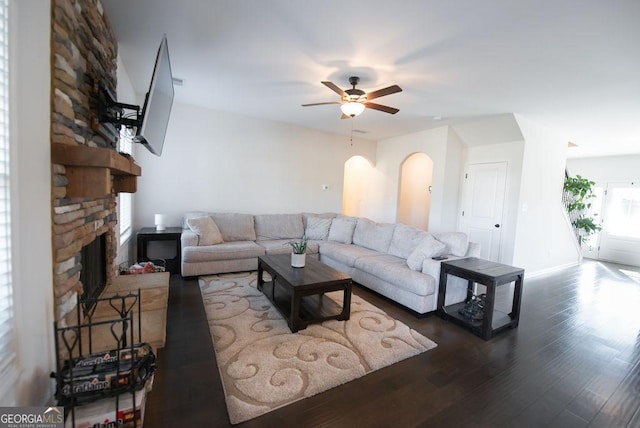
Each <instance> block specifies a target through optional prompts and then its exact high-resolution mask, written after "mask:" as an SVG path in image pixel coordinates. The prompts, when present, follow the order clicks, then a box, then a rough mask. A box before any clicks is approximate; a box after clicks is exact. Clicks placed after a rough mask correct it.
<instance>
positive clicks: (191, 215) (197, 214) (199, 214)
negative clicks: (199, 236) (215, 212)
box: [182, 211, 211, 229]
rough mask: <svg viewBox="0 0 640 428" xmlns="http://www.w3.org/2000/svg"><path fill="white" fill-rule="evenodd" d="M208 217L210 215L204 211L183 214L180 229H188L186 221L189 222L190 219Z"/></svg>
mask: <svg viewBox="0 0 640 428" xmlns="http://www.w3.org/2000/svg"><path fill="white" fill-rule="evenodd" d="M208 215H209V216H210V215H211V213H208V212H206V211H189V212H187V213H185V215H184V219H183V220H182V228H183V229H189V225H188V224H187V220H189V219H190V218H200V217H205V216H208Z"/></svg>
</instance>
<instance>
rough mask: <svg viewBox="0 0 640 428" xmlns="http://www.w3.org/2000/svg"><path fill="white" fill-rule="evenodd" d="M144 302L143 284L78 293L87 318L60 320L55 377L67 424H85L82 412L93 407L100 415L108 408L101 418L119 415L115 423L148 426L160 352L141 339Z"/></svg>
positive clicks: (56, 328) (80, 312)
mask: <svg viewBox="0 0 640 428" xmlns="http://www.w3.org/2000/svg"><path fill="white" fill-rule="evenodd" d="M140 308H141V299H140V290H138V291H137V292H136V293H127V294H121V295H114V296H111V297H106V298H93V299H85V300H81V299H78V301H77V306H76V311H77V312H76V314H77V319H78V320H82V324H78V325H74V326H61V325H59V324H58V322H54V337H55V347H56V372H55V373H52V377H54V378H55V379H56V394H55V396H56V401H57V403H58V405H61V406H64V408H65V419H66V422H65V426H69V427H73V428H76V427H80V426H84V425H79V424H78V419H79V414H81V413H83V412H84V413H88V412H89V409H91V410H92V411H93V412H96V413H94V414H96V415H99V414H102V413H99V412H103V411H104V412H106V413H104V416H105V417H104V418H102V419H101V421H104V420H105V418H106V419H108V420H111V421H118V422H114V423H115V424H116V425H114V426H131V427H140V426H142V419H143V412H144V397H145V395H146V392H147V389H148V388H150V386H151V383H152V379H153V371H154V369H155V355H154V354H153V351H152V349H151V347H150V346H149V345H148V344H145V343H141V342H142V337H141V336H142V327H141V323H140V321H141V320H140V313H141V311H140ZM107 314H108V316H107ZM135 321H137V328H134V327H135ZM136 330H137V331H136ZM97 332H100V334H97ZM136 333H137V334H136ZM106 335H108V336H109V337H108V340H107V338H106V337H105V336H106ZM136 336H137V337H136ZM97 337H100V340H98V341H96V338H97ZM96 409H98V410H96ZM105 409H106V410H105ZM89 413H91V412H89ZM89 426H92V425H89Z"/></svg>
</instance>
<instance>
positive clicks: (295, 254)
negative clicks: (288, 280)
mask: <svg viewBox="0 0 640 428" xmlns="http://www.w3.org/2000/svg"><path fill="white" fill-rule="evenodd" d="M307 241H308V239H307V236H306V235H304V236H303V237H302V239H300V240H297V241H289V242H288V243H287V244H288V245H291V266H292V267H304V265H305V262H306V255H307V254H306V253H307Z"/></svg>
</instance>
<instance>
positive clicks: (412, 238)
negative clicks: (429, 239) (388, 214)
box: [389, 223, 427, 259]
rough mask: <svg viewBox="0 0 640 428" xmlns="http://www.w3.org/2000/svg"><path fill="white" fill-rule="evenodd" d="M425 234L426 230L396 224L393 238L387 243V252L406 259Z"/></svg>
mask: <svg viewBox="0 0 640 428" xmlns="http://www.w3.org/2000/svg"><path fill="white" fill-rule="evenodd" d="M426 236H427V232H425V231H424V230H420V229H418V228H417V227H413V226H407V225H406V224H399V223H398V224H396V228H395V229H394V230H393V238H391V244H390V245H389V254H391V255H392V256H396V257H400V258H403V259H407V258H408V257H409V255H410V254H411V253H412V252H413V250H415V249H416V247H417V246H418V245H420V242H422V240H423V239H424V238H425V237H426Z"/></svg>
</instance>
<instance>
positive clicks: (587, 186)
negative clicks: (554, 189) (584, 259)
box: [564, 175, 602, 244]
mask: <svg viewBox="0 0 640 428" xmlns="http://www.w3.org/2000/svg"><path fill="white" fill-rule="evenodd" d="M595 184H596V183H595V181H591V180H589V179H587V178H584V177H582V176H580V175H576V176H575V177H566V178H565V180H564V191H565V207H566V208H567V213H568V214H569V218H570V219H571V224H572V225H573V227H574V229H575V230H576V234H577V236H578V242H579V243H580V244H582V242H583V240H584V239H585V238H586V237H588V236H589V235H591V234H592V233H594V232H597V231H599V230H602V227H601V226H600V225H599V224H597V223H596V221H595V219H594V217H595V214H593V215H591V213H590V208H591V201H590V200H591V199H593V198H595V196H596V194H595V192H594V191H593V187H594V186H595Z"/></svg>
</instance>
